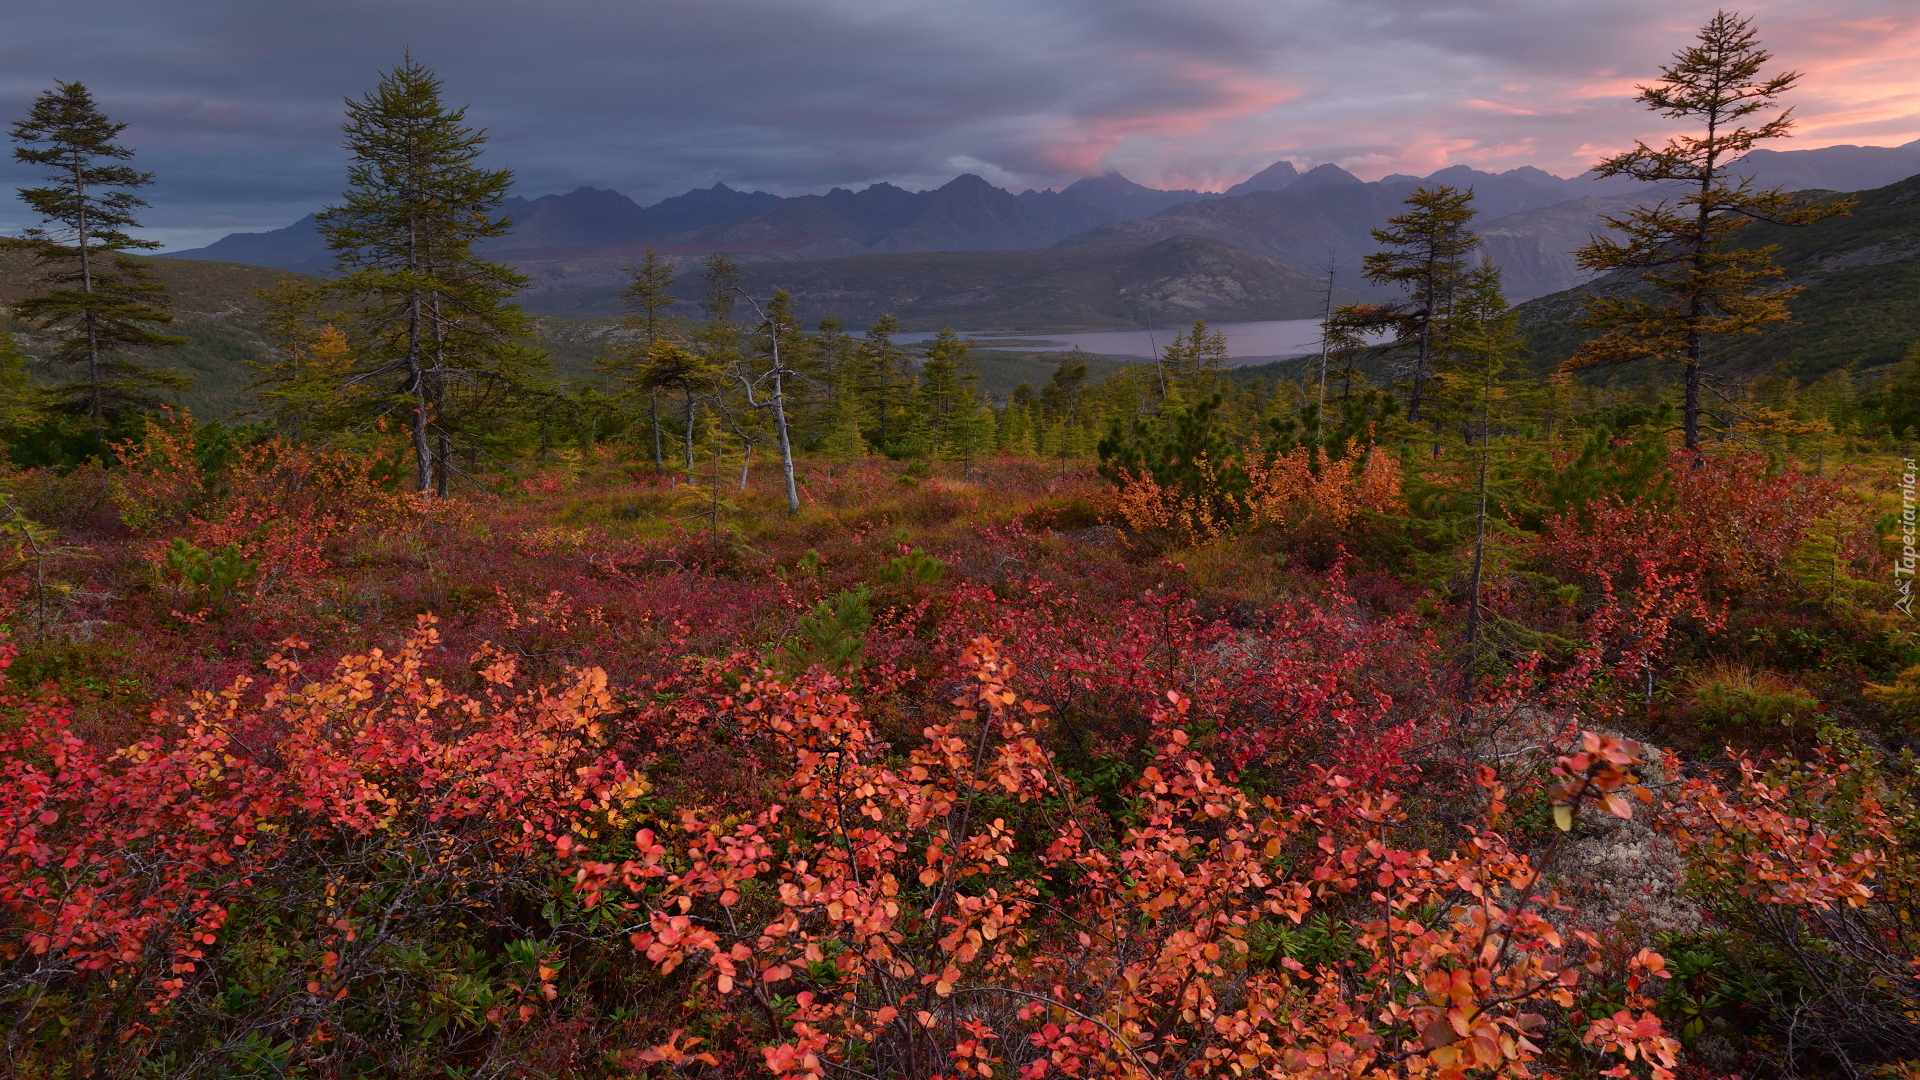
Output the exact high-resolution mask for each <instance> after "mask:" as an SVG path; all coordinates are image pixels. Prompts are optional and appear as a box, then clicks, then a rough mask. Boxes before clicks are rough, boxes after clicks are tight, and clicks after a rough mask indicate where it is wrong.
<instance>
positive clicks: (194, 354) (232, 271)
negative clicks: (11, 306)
mask: <svg viewBox="0 0 1920 1080" xmlns="http://www.w3.org/2000/svg"><path fill="white" fill-rule="evenodd" d="M140 261H141V262H144V263H146V264H147V266H148V267H149V268H150V269H151V271H152V273H153V276H154V277H155V278H157V279H158V280H160V281H161V282H163V283H165V284H166V285H167V286H168V288H169V289H170V290H171V291H172V294H173V315H174V321H173V324H172V325H171V326H169V327H167V333H170V334H178V335H180V336H182V337H185V338H186V339H187V344H185V345H181V346H178V347H175V348H171V349H155V350H153V351H152V352H149V353H145V354H143V355H142V357H141V359H142V360H143V361H146V362H149V363H152V364H153V365H154V366H156V367H161V368H164V369H167V370H171V371H178V372H181V373H182V374H185V375H189V376H191V377H192V378H193V389H192V390H190V391H188V392H187V393H186V394H184V395H182V396H181V398H180V400H179V402H178V403H179V404H180V405H182V406H184V407H186V408H187V409H189V410H191V411H192V412H193V415H194V416H196V417H199V418H200V419H202V420H224V419H228V418H230V417H232V416H234V415H235V414H236V413H239V412H241V411H243V410H244V409H246V408H249V407H251V404H252V398H251V395H249V394H248V393H247V392H246V390H245V389H244V388H245V386H246V385H247V383H249V382H251V381H253V377H254V372H253V369H251V368H249V367H248V366H247V365H248V364H249V363H255V362H259V361H262V360H264V359H266V358H267V357H268V356H270V355H271V354H272V352H273V349H272V346H270V345H268V344H267V340H266V338H265V336H263V335H262V333H261V316H262V315H263V314H264V312H265V306H264V305H263V304H261V302H260V301H259V299H258V298H256V297H255V296H254V290H255V289H259V288H262V287H269V286H272V285H273V284H274V283H275V282H277V281H279V280H281V279H283V278H286V277H289V276H292V275H289V274H287V273H285V272H283V271H279V270H271V269H267V268H264V267H259V266H243V265H239V264H236V263H218V262H199V261H192V260H186V259H155V260H151V261H149V260H146V259H142V260H140ZM40 288H41V286H40V284H39V283H38V282H37V281H36V280H35V271H34V269H33V260H32V257H31V256H30V255H28V254H27V253H26V252H23V251H18V250H10V249H7V248H4V247H0V304H4V303H5V302H8V301H12V300H17V299H19V298H20V297H23V296H28V295H32V294H33V293H36V292H38V291H39V290H40ZM4 314H5V312H4V311H0V316H4ZM7 325H8V328H9V329H11V330H12V331H13V333H14V335H15V336H16V337H17V338H18V339H19V340H20V343H21V345H22V346H23V347H24V348H25V350H26V353H27V356H28V357H30V358H31V359H32V360H33V361H34V363H33V365H32V368H31V370H32V373H33V377H34V379H35V381H38V382H45V383H62V382H67V381H69V380H71V379H73V378H75V377H76V369H74V368H70V367H64V366H63V367H59V368H56V367H54V366H52V365H50V364H47V363H45V359H44V358H45V357H46V356H47V354H48V353H49V352H50V351H51V349H52V345H53V342H52V340H51V339H50V338H49V337H46V336H43V335H41V334H39V333H37V332H35V331H34V330H32V329H30V328H28V327H27V326H25V325H22V324H19V323H16V322H12V321H8V323H7Z"/></svg>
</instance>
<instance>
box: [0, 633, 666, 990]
mask: <svg viewBox="0 0 1920 1080" xmlns="http://www.w3.org/2000/svg"><path fill="white" fill-rule="evenodd" d="M436 640H437V637H436V634H435V631H434V629H433V625H432V619H431V618H428V617H423V618H422V619H421V620H420V623H419V626H418V627H417V629H416V631H415V633H414V635H413V636H412V637H411V638H410V639H409V640H408V641H407V642H406V644H405V645H404V646H403V647H402V648H401V649H400V650H399V651H398V652H396V653H394V654H392V655H388V654H386V653H384V652H382V651H381V650H378V649H375V650H373V651H371V652H369V653H367V654H365V655H361V656H351V657H347V658H345V659H343V660H341V661H340V662H339V663H338V665H336V667H335V668H334V670H333V671H332V672H331V673H330V674H329V675H328V676H327V677H325V678H323V679H320V680H318V681H316V682H312V683H309V684H306V685H298V684H297V683H296V681H295V680H296V677H297V676H298V675H299V674H300V666H299V664H298V663H297V662H295V661H294V660H293V659H291V655H292V654H293V653H294V651H295V650H296V649H297V648H299V647H300V643H298V642H293V641H289V642H286V643H283V645H282V649H283V652H281V653H276V654H275V655H274V657H273V658H272V660H271V661H270V662H269V664H268V667H269V668H270V669H271V670H272V672H273V674H274V676H275V678H274V681H273V682H272V683H271V684H270V685H269V686H268V687H267V688H266V690H265V692H264V693H262V694H259V695H257V696H256V695H254V694H252V693H250V690H251V686H250V680H245V679H242V680H240V681H239V682H237V683H236V684H235V685H233V686H232V687H230V688H229V689H227V690H226V691H223V692H221V693H219V694H207V693H201V694H198V695H196V696H195V697H194V698H193V699H192V700H191V701H190V702H189V703H188V705H187V706H186V708H185V710H184V711H183V712H182V713H181V714H180V715H169V714H166V713H158V714H156V715H155V720H156V721H158V722H159V724H160V725H161V730H162V731H163V732H167V734H160V735H155V736H152V737H150V738H147V739H143V740H141V741H139V742H136V743H134V744H133V745H130V746H126V747H122V748H120V749H117V750H110V751H109V750H102V749H101V748H98V747H95V746H93V745H91V744H89V743H87V742H86V741H84V740H82V739H80V738H79V737H77V736H75V735H74V734H73V733H72V732H71V730H70V728H69V726H68V716H67V712H66V710H65V709H64V708H63V707H62V706H61V705H60V703H58V702H57V701H46V700H34V699H28V700H13V701H10V702H8V703H7V704H8V705H9V706H10V707H11V709H12V710H13V711H14V713H15V717H14V723H13V725H12V728H11V730H10V731H9V732H8V733H7V734H6V735H5V736H4V737H0V778H3V782H0V837H3V838H4V842H5V849H4V853H5V858H4V862H0V911H4V912H5V925H6V930H5V935H6V936H5V939H4V945H0V948H3V949H4V950H5V952H6V957H7V959H10V960H14V961H27V962H31V963H32V964H33V965H35V971H36V972H37V975H36V977H37V978H40V979H41V980H43V981H45V980H49V979H53V978H58V977H66V976H73V977H82V978H84V977H88V976H91V975H103V976H105V977H107V978H111V979H113V980H115V981H116V982H117V983H120V984H122V985H125V984H127V983H129V982H132V983H134V984H138V985H144V986H146V987H147V988H148V990H149V991H150V993H151V996H152V999H153V1002H154V1004H155V1007H156V1008H157V1007H158V1005H159V1003H162V1002H164V1001H166V1000H168V999H170V998H172V997H173V996H175V995H177V994H178V993H179V992H180V990H181V988H182V987H183V986H184V985H185V981H186V979H187V978H189V977H191V975H192V974H193V973H194V972H196V971H197V970H200V963H201V961H202V959H203V955H204V953H205V951H206V949H207V947H209V946H212V945H213V944H214V943H215V942H216V941H217V935H218V934H219V932H220V931H221V929H222V928H223V926H224V923H225V920H226V918H227V911H226V906H227V905H228V904H229V903H230V902H232V900H233V899H234V898H235V897H236V896H238V895H239V894H240V893H241V892H243V891H244V890H245V888H246V887H247V885H248V884H249V882H250V880H251V878H252V877H253V876H254V875H257V874H258V873H259V872H260V871H261V870H262V869H263V868H265V867H267V866H269V865H270V864H272V863H273V861H274V860H275V859H276V857H278V856H279V855H280V853H281V852H282V851H283V850H285V848H286V846H287V845H288V844H289V843H290V842H292V841H294V840H295V839H296V838H297V839H298V840H299V841H300V842H302V843H305V844H308V845H312V844H314V843H324V842H326V838H327V837H329V836H339V837H352V836H366V835H370V834H392V835H394V836H396V837H402V836H404V835H406V834H407V833H408V832H409V830H413V829H418V828H420V827H422V826H423V825H432V826H436V827H438V828H439V829H440V831H441V832H442V833H445V832H446V830H447V828H449V827H451V826H453V825H460V826H461V827H463V828H465V829H466V830H467V832H468V834H469V836H468V838H469V839H472V838H473V837H475V836H478V835H481V834H484V836H485V837H486V838H487V839H488V840H489V841H490V843H491V844H492V845H493V846H494V849H495V850H496V851H500V852H506V851H513V850H525V851H542V852H544V851H545V850H546V849H547V848H548V846H549V845H550V844H551V843H552V842H553V840H554V838H555V837H556V836H565V835H567V834H570V833H580V832H585V831H592V830H594V829H596V828H605V827H608V825H609V824H618V823H619V822H621V821H622V820H624V819H623V818H622V817H621V810H622V807H623V806H624V805H625V804H627V803H629V802H631V801H632V800H633V799H636V798H638V797H639V796H640V795H641V794H643V793H644V791H645V784H644V781H643V780H642V779H641V778H640V777H639V776H638V775H636V774H634V773H632V772H631V771H630V770H629V769H628V768H627V766H626V765H625V763H624V762H622V761H621V760H620V759H619V758H618V757H617V756H615V755H613V754H612V753H611V752H610V751H609V750H608V749H607V746H606V743H607V739H606V731H605V729H604V719H603V718H604V717H606V716H607V714H608V713H609V712H610V711H611V710H612V708H613V706H612V701H611V698H610V696H609V694H608V691H607V686H606V676H605V674H604V673H603V672H601V671H600V670H599V669H588V670H585V671H580V672H576V673H575V674H574V675H573V677H572V680H571V681H570V682H568V683H566V684H564V685H562V686H560V687H557V688H553V689H547V688H536V689H533V690H531V691H523V692H520V693H517V694H515V693H513V683H514V680H515V677H516V676H515V670H514V663H513V662H512V661H511V660H510V659H507V658H506V657H504V656H502V655H500V654H499V653H497V652H494V651H492V650H483V652H482V655H480V656H478V657H476V658H475V659H476V662H477V663H478V664H480V665H482V670H481V675H482V678H483V680H484V682H485V683H486V684H487V687H488V688H487V690H486V691H485V692H484V693H483V694H481V695H479V696H471V695H466V694H461V693H457V692H454V691H452V690H449V689H448V688H447V687H446V686H444V685H442V684H441V683H440V682H438V681H437V680H435V679H432V678H430V677H428V676H427V675H426V674H425V673H424V670H423V666H422V663H423V659H424V657H425V655H426V653H427V652H428V650H430V649H432V648H433V647H434V645H435V643H436ZM496 857H497V856H496ZM436 869H437V870H441V871H444V872H449V873H452V872H455V871H459V872H471V868H468V869H466V870H460V868H458V867H455V866H453V865H451V864H449V865H446V866H434V865H430V866H429V867H428V869H427V872H433V871H434V870H436ZM348 940H350V937H349V939H348Z"/></svg>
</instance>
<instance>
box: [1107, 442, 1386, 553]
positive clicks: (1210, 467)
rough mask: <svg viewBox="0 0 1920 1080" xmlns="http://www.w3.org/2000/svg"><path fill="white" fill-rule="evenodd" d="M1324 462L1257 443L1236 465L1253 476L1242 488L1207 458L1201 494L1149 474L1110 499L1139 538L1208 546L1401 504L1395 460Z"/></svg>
mask: <svg viewBox="0 0 1920 1080" xmlns="http://www.w3.org/2000/svg"><path fill="white" fill-rule="evenodd" d="M1318 464H1319V463H1317V462H1316V461H1315V459H1314V457H1313V456H1312V454H1311V452H1310V451H1309V450H1308V449H1307V448H1305V447H1296V448H1294V449H1293V450H1292V451H1289V452H1288V453H1285V454H1276V455H1273V456H1271V457H1268V456H1265V455H1262V454H1261V453H1260V452H1259V447H1258V446H1255V447H1253V449H1252V452H1250V453H1248V454H1247V456H1246V461H1245V462H1244V463H1243V464H1242V463H1236V464H1235V465H1234V466H1233V468H1234V469H1235V470H1237V471H1240V472H1243V473H1244V474H1245V480H1246V483H1245V485H1244V486H1242V485H1239V484H1237V483H1235V484H1229V483H1226V482H1225V477H1224V476H1222V475H1221V471H1222V469H1223V468H1224V467H1223V466H1222V465H1221V464H1220V463H1218V462H1215V461H1213V460H1211V459H1209V458H1205V457H1203V458H1201V459H1200V461H1199V462H1198V467H1199V471H1200V477H1201V483H1200V484H1199V486H1198V487H1197V488H1196V489H1195V490H1192V491H1186V490H1182V489H1180V488H1177V487H1167V486H1162V485H1161V484H1159V483H1157V482H1156V481H1155V480H1154V478H1153V477H1152V476H1151V475H1148V474H1146V473H1140V474H1137V475H1133V474H1129V475H1126V476H1125V477H1123V479H1122V480H1121V482H1120V483H1119V484H1118V485H1116V487H1115V489H1114V491H1113V493H1112V494H1111V495H1110V496H1109V498H1108V507H1109V512H1110V514H1111V515H1112V517H1113V518H1114V519H1115V520H1116V521H1117V522H1119V523H1121V524H1124V525H1125V526H1126V527H1127V528H1128V529H1129V530H1131V531H1133V532H1134V533H1163V534H1167V535H1171V536H1173V537H1175V538H1176V539H1178V540H1179V541H1180V542H1182V543H1186V544H1200V543H1204V542H1206V541H1208V540H1212V539H1216V538H1218V537H1220V536H1223V535H1225V534H1226V533H1227V532H1229V531H1231V530H1233V529H1235V528H1258V527H1260V526H1263V525H1272V524H1284V523H1287V522H1292V521H1296V520H1299V519H1300V518H1303V517H1308V516H1313V515H1320V516H1323V517H1325V518H1326V519H1328V520H1329V521H1331V522H1333V523H1334V524H1336V525H1344V524H1346V523H1347V522H1348V521H1350V520H1352V519H1353V517H1354V516H1355V515H1357V514H1359V513H1361V512H1363V511H1375V512H1380V511H1388V510H1392V509H1395V508H1396V507H1398V506H1399V505H1400V467H1399V463H1398V462H1396V461H1395V460H1394V459H1393V457H1392V456H1391V455H1389V454H1386V453H1384V452H1381V451H1378V450H1375V451H1371V452H1369V453H1368V454H1367V456H1366V458H1365V459H1364V461H1363V462H1361V463H1360V464H1359V465H1358V467H1357V468H1354V467H1349V465H1348V464H1347V463H1344V462H1329V463H1325V464H1324V465H1319V467H1318V468H1317V469H1316V465H1318Z"/></svg>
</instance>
